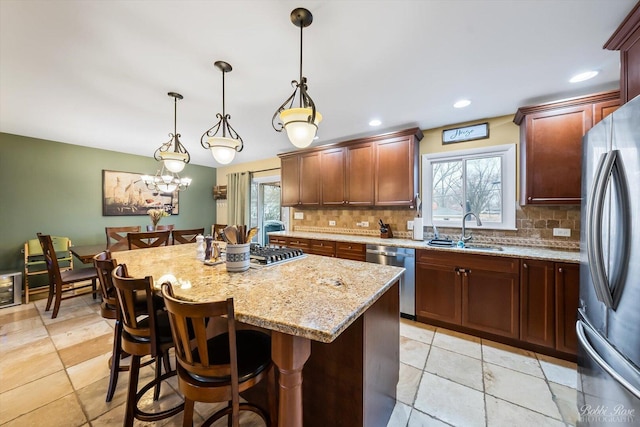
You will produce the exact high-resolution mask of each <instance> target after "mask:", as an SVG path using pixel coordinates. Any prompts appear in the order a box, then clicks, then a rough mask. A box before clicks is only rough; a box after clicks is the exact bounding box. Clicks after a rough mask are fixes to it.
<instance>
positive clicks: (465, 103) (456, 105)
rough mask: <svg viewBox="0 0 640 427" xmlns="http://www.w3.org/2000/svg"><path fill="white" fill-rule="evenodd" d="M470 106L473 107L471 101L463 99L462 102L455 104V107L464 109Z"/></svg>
mask: <svg viewBox="0 0 640 427" xmlns="http://www.w3.org/2000/svg"><path fill="white" fill-rule="evenodd" d="M469 105H471V101H469V100H468V99H461V100H460V101H458V102H456V103H455V104H453V107H454V108H464V107H468V106H469Z"/></svg>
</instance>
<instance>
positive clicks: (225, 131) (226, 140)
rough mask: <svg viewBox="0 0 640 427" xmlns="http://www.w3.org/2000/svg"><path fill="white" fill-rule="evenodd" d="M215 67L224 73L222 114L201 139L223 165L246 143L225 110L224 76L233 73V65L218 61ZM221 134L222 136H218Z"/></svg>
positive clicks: (204, 145) (229, 161) (231, 159)
mask: <svg viewBox="0 0 640 427" xmlns="http://www.w3.org/2000/svg"><path fill="white" fill-rule="evenodd" d="M213 65H215V66H216V68H217V69H219V70H220V71H222V114H220V113H218V114H216V117H217V118H218V122H217V123H216V124H215V125H213V126H212V127H211V128H209V129H208V130H207V131H206V132H205V133H204V134H202V137H201V138H200V144H201V145H202V146H203V147H204V148H206V149H209V150H211V154H212V155H213V158H214V159H215V160H216V161H217V162H218V163H221V164H223V165H226V164H229V163H231V162H232V161H233V159H234V158H235V156H236V153H239V152H240V151H242V149H243V148H244V143H243V141H242V138H241V137H240V135H238V132H236V131H235V129H234V128H233V127H231V125H230V124H229V119H231V116H230V115H229V114H227V112H226V110H225V103H224V101H225V96H224V75H225V74H226V73H228V72H229V71H231V70H232V69H233V68H231V65H230V64H228V63H226V62H224V61H216V62H215V63H214V64H213ZM218 133H221V135H218Z"/></svg>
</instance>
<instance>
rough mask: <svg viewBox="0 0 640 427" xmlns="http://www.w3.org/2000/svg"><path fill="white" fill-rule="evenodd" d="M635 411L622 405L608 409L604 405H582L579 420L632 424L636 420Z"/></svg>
mask: <svg viewBox="0 0 640 427" xmlns="http://www.w3.org/2000/svg"><path fill="white" fill-rule="evenodd" d="M635 411H636V410H635V409H632V408H625V407H624V405H615V406H613V407H609V406H606V405H598V406H592V405H583V406H582V407H581V408H580V419H581V420H582V421H583V422H587V421H588V422H600V423H615V422H617V423H633V422H634V421H635V420H636V413H635Z"/></svg>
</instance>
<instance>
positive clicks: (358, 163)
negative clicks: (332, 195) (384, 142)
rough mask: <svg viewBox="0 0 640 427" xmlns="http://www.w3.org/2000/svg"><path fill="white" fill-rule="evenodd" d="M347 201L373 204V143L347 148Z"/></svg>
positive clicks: (358, 203)
mask: <svg viewBox="0 0 640 427" xmlns="http://www.w3.org/2000/svg"><path fill="white" fill-rule="evenodd" d="M346 153H347V159H346V180H345V186H346V201H347V204H348V205H350V206H372V205H373V184H374V155H373V144H372V143H366V144H358V145H354V146H351V147H347V148H346Z"/></svg>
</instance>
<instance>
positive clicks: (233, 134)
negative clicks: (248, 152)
mask: <svg viewBox="0 0 640 427" xmlns="http://www.w3.org/2000/svg"><path fill="white" fill-rule="evenodd" d="M227 116H228V118H231V116H229V115H227ZM227 126H228V127H229V129H228V130H229V136H230V137H231V138H233V139H236V140H238V141H240V146H239V147H236V148H235V150H236V152H238V153H239V152H241V151H242V149H243V148H244V141H243V140H242V137H241V136H240V135H238V132H236V130H235V129H234V128H233V126H231V125H230V124H229V123H228V122H227Z"/></svg>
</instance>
